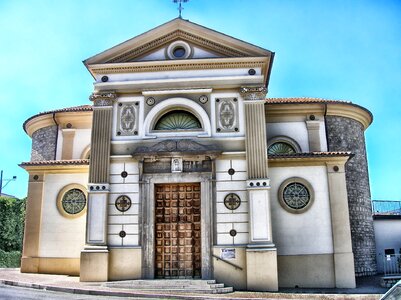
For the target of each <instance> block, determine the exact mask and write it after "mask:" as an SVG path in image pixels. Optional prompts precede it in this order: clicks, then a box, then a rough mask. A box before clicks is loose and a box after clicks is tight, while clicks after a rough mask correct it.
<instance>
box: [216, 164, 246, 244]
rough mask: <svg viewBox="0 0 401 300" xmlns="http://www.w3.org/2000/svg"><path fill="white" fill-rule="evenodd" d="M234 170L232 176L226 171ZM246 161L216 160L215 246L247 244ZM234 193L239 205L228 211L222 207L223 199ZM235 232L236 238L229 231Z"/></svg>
mask: <svg viewBox="0 0 401 300" xmlns="http://www.w3.org/2000/svg"><path fill="white" fill-rule="evenodd" d="M230 168H232V169H234V170H235V173H234V175H230V174H228V170H229V169H230ZM246 179H247V173H246V160H245V159H219V160H216V203H215V205H216V206H215V207H216V243H217V245H241V244H247V243H248V232H249V230H248V218H249V217H248V200H247V192H246ZM230 193H235V194H237V195H238V196H239V197H240V198H241V205H240V206H239V207H238V208H237V209H236V210H230V209H228V208H226V207H225V205H224V198H225V197H226V196H227V195H228V194H230ZM231 229H234V230H236V231H237V235H236V236H234V237H233V236H231V235H230V230H231Z"/></svg>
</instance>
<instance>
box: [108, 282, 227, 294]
mask: <svg viewBox="0 0 401 300" xmlns="http://www.w3.org/2000/svg"><path fill="white" fill-rule="evenodd" d="M103 286H105V287H109V288H118V289H129V290H140V291H163V292H189V293H197V294H198V293H199V294H226V293H232V292H233V291H234V289H233V288H232V287H226V286H224V283H216V280H201V279H154V280H124V281H111V282H106V283H104V284H103Z"/></svg>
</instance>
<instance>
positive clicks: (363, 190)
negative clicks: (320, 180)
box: [326, 116, 376, 276]
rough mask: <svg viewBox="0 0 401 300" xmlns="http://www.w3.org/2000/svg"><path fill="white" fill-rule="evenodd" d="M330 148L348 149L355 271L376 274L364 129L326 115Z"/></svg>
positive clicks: (347, 178) (348, 187)
mask: <svg viewBox="0 0 401 300" xmlns="http://www.w3.org/2000/svg"><path fill="white" fill-rule="evenodd" d="M326 126H327V142H328V148H329V151H351V152H352V154H354V156H353V157H352V158H351V159H350V160H349V161H348V163H347V164H346V174H345V175H346V180H347V193H348V203H349V213H350V223H351V236H352V249H353V252H354V261H355V274H356V276H365V275H373V274H376V246H375V235H374V228H373V218H372V206H371V198H370V186H369V174H368V163H367V158H366V146H365V135H364V128H363V126H362V124H361V123H359V122H358V121H355V120H353V119H349V118H345V117H339V116H326Z"/></svg>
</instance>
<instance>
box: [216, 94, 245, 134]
mask: <svg viewBox="0 0 401 300" xmlns="http://www.w3.org/2000/svg"><path fill="white" fill-rule="evenodd" d="M216 116H217V117H216V128H217V132H234V131H239V124H238V119H239V118H238V99H237V98H217V99H216Z"/></svg>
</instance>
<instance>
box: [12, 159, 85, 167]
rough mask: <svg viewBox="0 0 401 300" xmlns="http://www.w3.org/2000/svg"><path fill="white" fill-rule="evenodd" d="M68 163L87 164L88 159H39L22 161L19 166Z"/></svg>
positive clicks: (66, 164) (62, 164)
mask: <svg viewBox="0 0 401 300" xmlns="http://www.w3.org/2000/svg"><path fill="white" fill-rule="evenodd" d="M68 165H89V159H71V160H40V161H28V162H23V163H21V164H20V165H19V166H20V167H25V166H68Z"/></svg>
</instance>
